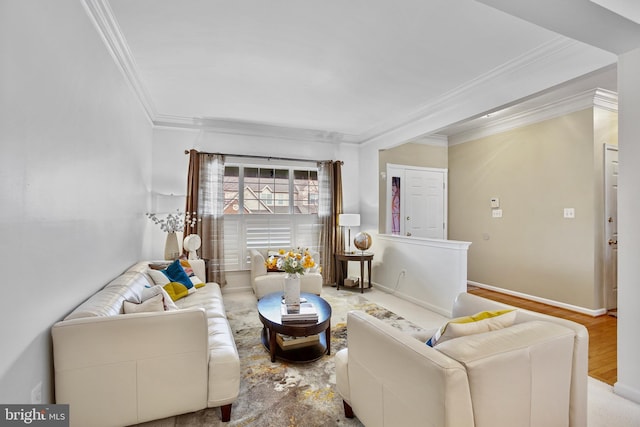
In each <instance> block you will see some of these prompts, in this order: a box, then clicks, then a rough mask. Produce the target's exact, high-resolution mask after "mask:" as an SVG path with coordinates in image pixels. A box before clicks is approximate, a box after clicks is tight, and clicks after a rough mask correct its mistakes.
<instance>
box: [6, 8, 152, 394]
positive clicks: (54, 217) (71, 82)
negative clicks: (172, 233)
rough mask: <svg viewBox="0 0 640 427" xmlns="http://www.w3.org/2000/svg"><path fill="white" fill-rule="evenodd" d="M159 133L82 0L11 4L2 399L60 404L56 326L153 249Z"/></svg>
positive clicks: (9, 11)
mask: <svg viewBox="0 0 640 427" xmlns="http://www.w3.org/2000/svg"><path fill="white" fill-rule="evenodd" d="M151 136H152V135H151V125H150V122H149V121H148V120H147V118H146V116H145V114H144V113H143V111H142V109H141V107H140V105H139V103H138V101H137V100H136V99H135V98H134V96H133V94H132V91H131V90H130V89H129V87H128V86H127V85H126V84H125V80H124V78H123V76H122V74H121V72H120V71H119V70H118V69H117V68H116V66H115V64H114V61H113V59H112V58H111V57H110V56H109V53H108V51H107V50H106V48H105V46H104V44H103V42H102V40H101V39H100V38H99V37H98V35H97V33H96V31H95V29H94V28H93V26H92V24H91V22H90V20H89V19H88V17H87V15H86V13H85V11H84V9H83V7H82V6H81V3H80V2H79V1H78V0H59V1H55V2H52V1H49V0H30V1H24V0H3V1H2V2H1V3H0V206H1V207H2V209H0V236H2V239H1V240H0V259H1V260H2V261H1V262H2V272H3V277H2V284H1V285H0V286H1V287H2V308H1V309H0V341H2V350H1V351H0V402H2V403H29V402H30V394H31V390H32V388H33V387H34V386H35V385H36V384H37V383H38V382H40V381H41V382H42V383H43V402H51V401H52V398H53V396H52V357H51V339H50V327H51V326H52V324H53V323H54V322H56V321H57V320H59V319H61V318H62V317H63V316H65V315H66V314H67V313H68V312H69V311H70V310H71V309H73V308H74V307H75V306H76V305H78V304H79V303H80V302H82V301H83V300H84V299H86V298H87V297H88V296H89V295H91V294H92V293H93V292H95V291H96V290H97V289H98V288H100V287H102V286H103V285H104V284H106V282H107V281H108V280H109V279H111V278H113V277H114V276H116V275H117V274H119V273H120V272H122V271H123V270H124V269H125V268H126V267H128V266H129V265H131V264H133V263H134V262H135V261H136V260H138V259H139V258H140V257H141V254H142V230H143V228H144V227H143V224H144V221H145V219H144V216H143V214H144V212H145V210H146V209H147V208H148V206H147V204H148V189H149V187H150V184H151V182H150V181H151V157H150V150H151Z"/></svg>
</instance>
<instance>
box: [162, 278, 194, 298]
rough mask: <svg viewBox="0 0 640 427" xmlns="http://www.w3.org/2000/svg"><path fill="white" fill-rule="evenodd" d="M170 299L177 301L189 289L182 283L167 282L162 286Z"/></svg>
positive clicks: (187, 293) (187, 292) (184, 295)
mask: <svg viewBox="0 0 640 427" xmlns="http://www.w3.org/2000/svg"><path fill="white" fill-rule="evenodd" d="M163 288H164V290H165V291H167V293H168V294H169V296H170V297H171V299H172V300H174V301H178V300H179V299H180V298H184V297H186V296H187V295H189V289H187V287H186V286H185V285H183V284H182V283H178V282H169V283H167V284H166V285H164V286H163Z"/></svg>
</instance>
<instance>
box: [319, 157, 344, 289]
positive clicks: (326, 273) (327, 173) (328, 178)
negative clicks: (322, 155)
mask: <svg viewBox="0 0 640 427" xmlns="http://www.w3.org/2000/svg"><path fill="white" fill-rule="evenodd" d="M318 184H319V186H320V189H319V193H320V196H319V197H320V200H319V206H318V220H319V221H320V224H321V225H322V227H320V230H321V232H320V244H319V247H320V251H319V252H320V266H321V267H322V281H323V284H325V285H328V284H334V283H336V279H337V278H336V269H335V256H334V254H335V253H336V251H337V250H341V249H342V241H343V239H344V236H343V232H342V229H341V227H338V215H340V214H341V213H342V162H341V161H335V162H332V161H326V162H319V163H318Z"/></svg>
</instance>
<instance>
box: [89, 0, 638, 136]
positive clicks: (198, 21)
mask: <svg viewBox="0 0 640 427" xmlns="http://www.w3.org/2000/svg"><path fill="white" fill-rule="evenodd" d="M541 1H544V2H547V3H553V2H554V1H555V0H541ZM569 1H570V2H572V3H580V5H581V6H580V7H588V8H589V10H590V11H591V12H593V8H596V9H595V12H597V13H605V14H606V17H607V19H608V21H606V25H616V26H617V27H620V25H619V21H620V20H622V22H624V32H623V33H621V34H617V35H616V34H614V35H613V36H611V37H609V36H607V37H606V40H604V39H605V38H604V37H603V38H602V39H603V40H604V42H603V43H601V45H600V46H596V45H591V44H589V45H588V44H585V43H582V42H579V41H578V42H577V41H575V40H574V39H577V40H580V39H581V38H582V37H583V36H584V34H582V33H581V31H579V30H580V28H582V27H580V26H578V29H577V30H576V29H575V28H569V29H565V28H563V26H562V20H558V19H557V16H556V15H554V14H553V13H538V12H537V11H536V9H548V10H549V11H550V12H553V11H554V10H556V9H557V8H554V7H553V6H554V5H555V4H556V3H553V4H550V5H548V7H547V6H544V7H543V6H542V5H540V4H539V2H538V1H536V2H531V1H527V0H519V1H518V0H515V1H514V0H509V1H507V0H505V1H501V0H486V1H482V2H479V1H474V0H456V1H446V0H402V1H401V2H392V1H388V0H350V1H344V0H323V1H319V0H318V1H294V0H269V1H264V0H242V1H237V0H236V1H231V0H227V1H224V0H84V2H85V5H86V6H87V10H88V12H89V14H90V15H91V16H92V18H93V19H94V22H95V23H96V26H97V28H98V30H99V31H100V32H101V33H102V35H103V36H104V39H105V41H106V43H107V46H108V47H109V48H110V49H111V51H112V53H113V54H114V57H115V58H116V62H117V63H118V64H119V65H120V66H121V67H122V69H123V71H124V72H125V75H126V76H127V78H128V79H129V81H130V83H131V84H132V86H133V88H134V89H135V91H136V93H137V94H138V96H139V97H140V100H141V102H142V103H143V105H144V107H145V109H146V111H147V113H148V114H149V117H150V119H151V120H152V121H153V122H154V124H156V125H158V126H181V127H195V128H207V129H211V130H214V131H215V130H220V131H224V132H238V133H243V132H249V131H253V132H263V133H270V134H282V135H295V136H299V137H303V138H305V139H310V140H319V141H327V140H330V141H344V142H353V143H362V142H366V141H368V140H371V139H372V138H375V137H376V136H379V135H381V134H384V133H385V132H388V131H389V130H391V129H397V128H398V127H402V126H407V125H408V124H409V123H411V122H414V121H416V120H424V119H425V118H428V116H429V115H430V114H432V113H433V111H434V110H435V109H436V108H439V107H438V105H441V104H442V103H443V101H445V100H447V99H451V97H452V94H454V95H455V96H456V97H458V98H459V99H464V98H465V94H466V93H467V92H468V93H469V94H470V96H471V94H472V93H473V90H474V88H476V87H477V86H478V85H479V82H484V81H486V80H487V79H488V77H487V76H490V77H491V78H492V79H495V78H497V77H500V76H501V75H503V74H504V77H505V78H508V79H509V86H510V87H518V86H519V87H526V85H527V84H528V83H529V82H533V81H534V80H535V79H538V80H540V79H541V77H540V78H538V77H536V76H537V75H538V74H536V75H535V76H534V75H533V74H528V73H527V67H530V66H532V67H534V68H535V65H536V63H538V62H540V61H542V60H543V59H544V58H545V57H546V56H549V55H551V53H557V52H560V51H562V52H563V54H565V57H566V58H567V61H570V60H571V59H572V58H573V57H572V55H573V52H574V51H575V50H577V49H580V52H581V55H580V61H581V62H580V64H579V65H580V66H576V67H575V70H573V69H572V67H567V66H566V64H563V65H562V69H560V65H558V70H555V69H554V67H553V66H550V67H547V68H546V69H545V70H546V72H548V73H549V75H552V74H553V73H556V72H557V75H558V78H556V79H555V80H554V79H550V78H548V76H547V77H545V79H546V80H547V81H548V82H550V83H551V85H556V84H557V83H558V82H564V81H570V83H573V84H575V82H576V80H575V79H579V78H580V76H581V75H582V74H585V73H588V72H592V71H595V70H598V69H601V68H602V67H604V66H607V65H610V64H612V63H615V58H616V57H615V55H614V54H613V53H620V51H623V50H624V49H627V48H628V45H629V43H630V42H629V39H630V38H631V44H633V43H635V40H636V39H635V38H634V37H636V35H638V44H637V45H638V46H640V25H638V24H637V23H636V22H633V21H631V20H626V19H624V18H622V17H621V16H619V15H616V14H613V12H610V11H609V10H608V9H605V8H604V7H603V6H600V5H598V4H596V3H595V0H594V2H592V1H589V0H563V2H569ZM597 1H598V3H607V2H622V3H625V1H626V0H597ZM484 3H487V4H484ZM527 4H535V5H536V7H535V8H533V10H532V8H529V7H527V6H526V5H527ZM518 5H519V6H518ZM574 6H575V5H574ZM576 7H578V6H576ZM605 7H606V5H605ZM499 9H505V10H506V12H505V11H502V10H499ZM632 9H633V10H636V9H637V7H636V8H632ZM534 12H535V13H534ZM560 12H561V13H560ZM560 12H559V14H560V15H562V14H565V15H562V16H566V14H570V15H575V13H576V9H572V10H562V11H560ZM591 12H590V13H591ZM597 13H596V15H597ZM514 15H517V16H520V17H516V16H514ZM549 16H551V17H554V19H549ZM588 16H589V17H591V15H588ZM529 20H530V21H532V22H536V23H537V24H533V23H530V22H528V21H529ZM565 21H567V22H575V21H576V20H575V19H574V18H572V19H571V20H565ZM579 23H580V24H582V23H581V22H579ZM587 28H588V27H587ZM599 30H600V29H599ZM603 31H604V30H603ZM563 33H568V34H569V36H570V37H571V38H570V37H565V36H564V35H562V34H563ZM586 34H587V36H588V37H587V38H588V39H589V40H587V42H588V43H591V39H593V38H594V37H593V34H591V33H590V32H588V31H587V32H586ZM607 34H608V33H607ZM596 40H600V39H599V38H597V37H596ZM616 40H621V41H624V43H626V44H624V43H622V42H619V43H618V44H616ZM621 43H622V44H621ZM585 55H586V56H589V55H592V56H593V61H591V62H589V61H588V60H587V61H585V59H584V58H585ZM576 56H578V55H576ZM577 63H578V61H577V60H576V64H577ZM505 70H508V71H509V72H508V73H507V72H505ZM514 70H516V71H518V73H515V72H514ZM602 74H603V76H604V77H602V78H603V79H605V80H608V81H605V80H603V82H602V83H599V82H598V80H597V78H595V77H593V76H594V75H593V74H591V77H590V79H591V80H590V82H589V84H594V85H601V86H608V88H609V89H613V90H615V81H613V82H612V81H610V80H611V77H612V75H613V77H614V78H613V80H615V72H614V73H613V74H612V73H611V72H608V73H602ZM596 76H597V73H596ZM520 80H521V82H520ZM496 81H499V80H496ZM540 83H542V80H540ZM494 86H500V84H499V83H498V84H497V85H494ZM612 86H613V87H612ZM539 87H540V86H539V85H538V86H536V85H531V88H532V89H531V91H532V92H531V94H533V93H534V92H537V91H538V88H539ZM545 87H548V86H545ZM594 87H595V86H594ZM498 91H499V87H498ZM515 93H518V96H519V95H520V94H521V93H523V92H522V91H518V90H514V95H513V96H515ZM476 96H477V95H476ZM495 98H496V100H495V102H496V103H497V102H503V101H504V99H505V97H504V96H502V97H500V96H496V97H495ZM488 101H490V100H488ZM487 106H491V108H487V110H490V109H497V108H502V107H504V105H500V104H495V105H493V104H491V103H490V102H487V103H485V104H484V105H483V106H482V107H481V108H483V109H484V108H486V107H487ZM479 108H480V107H479ZM483 112H484V111H476V112H475V115H476V116H477V115H479V114H482V113H483ZM464 114H465V115H466V114H469V118H471V114H470V113H466V112H465V113H464ZM461 118H466V117H461ZM456 122H457V123H456V125H459V122H460V120H456ZM441 124H442V123H440V124H439V125H438V126H437V127H438V128H439V130H440V131H441V133H442V134H445V135H447V134H451V133H454V131H453V130H452V129H455V128H451V129H449V131H447V129H445V128H443V127H442V126H440V125H441ZM452 124H453V123H452Z"/></svg>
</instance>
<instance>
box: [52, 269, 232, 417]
mask: <svg viewBox="0 0 640 427" xmlns="http://www.w3.org/2000/svg"><path fill="white" fill-rule="evenodd" d="M189 263H190V264H191V267H192V268H193V272H194V273H195V275H196V276H198V277H200V278H205V277H206V276H205V266H204V261H202V260H190V261H189ZM148 265H149V263H148V262H140V263H137V264H135V265H134V266H132V267H131V268H129V269H128V270H127V271H126V272H124V273H123V274H122V275H120V276H118V277H116V278H115V279H114V280H112V281H111V282H110V283H109V284H107V285H106V286H105V287H104V288H103V289H101V290H100V291H98V292H97V293H95V294H94V295H92V296H91V297H90V298H89V299H88V300H86V301H85V302H84V303H82V304H81V305H80V306H78V307H77V308H76V309H75V310H74V311H72V312H71V313H70V314H69V315H68V316H67V317H66V318H65V319H64V320H63V321H61V322H58V323H56V324H55V325H54V326H53V328H52V337H53V357H54V360H53V362H54V375H55V396H56V403H67V404H69V405H70V406H69V410H70V425H71V426H78V427H84V426H92V427H100V426H124V425H130V424H136V423H141V422H144V421H149V420H154V419H159V418H165V417H169V416H173V415H177V414H182V413H187V412H193V411H197V410H200V409H204V408H207V407H218V406H220V407H221V410H222V419H223V420H226V421H228V419H229V417H230V413H231V404H232V402H234V401H235V400H236V398H237V396H238V393H239V385H240V361H239V357H238V351H237V349H236V345H235V342H234V340H233V335H232V332H231V329H230V327H229V323H228V321H227V318H226V313H225V309H224V304H223V301H222V294H221V292H220V287H219V286H218V284H217V283H207V284H206V285H205V286H204V287H202V288H200V289H198V290H197V292H195V293H193V294H191V295H189V296H187V297H185V298H182V299H180V300H178V301H176V302H175V304H176V305H177V306H178V308H179V310H175V311H161V312H152V313H135V314H123V305H124V301H133V302H140V295H141V292H142V290H143V289H144V288H145V286H153V285H154V282H153V281H152V279H151V277H150V276H149V275H148V274H147V268H148Z"/></svg>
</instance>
